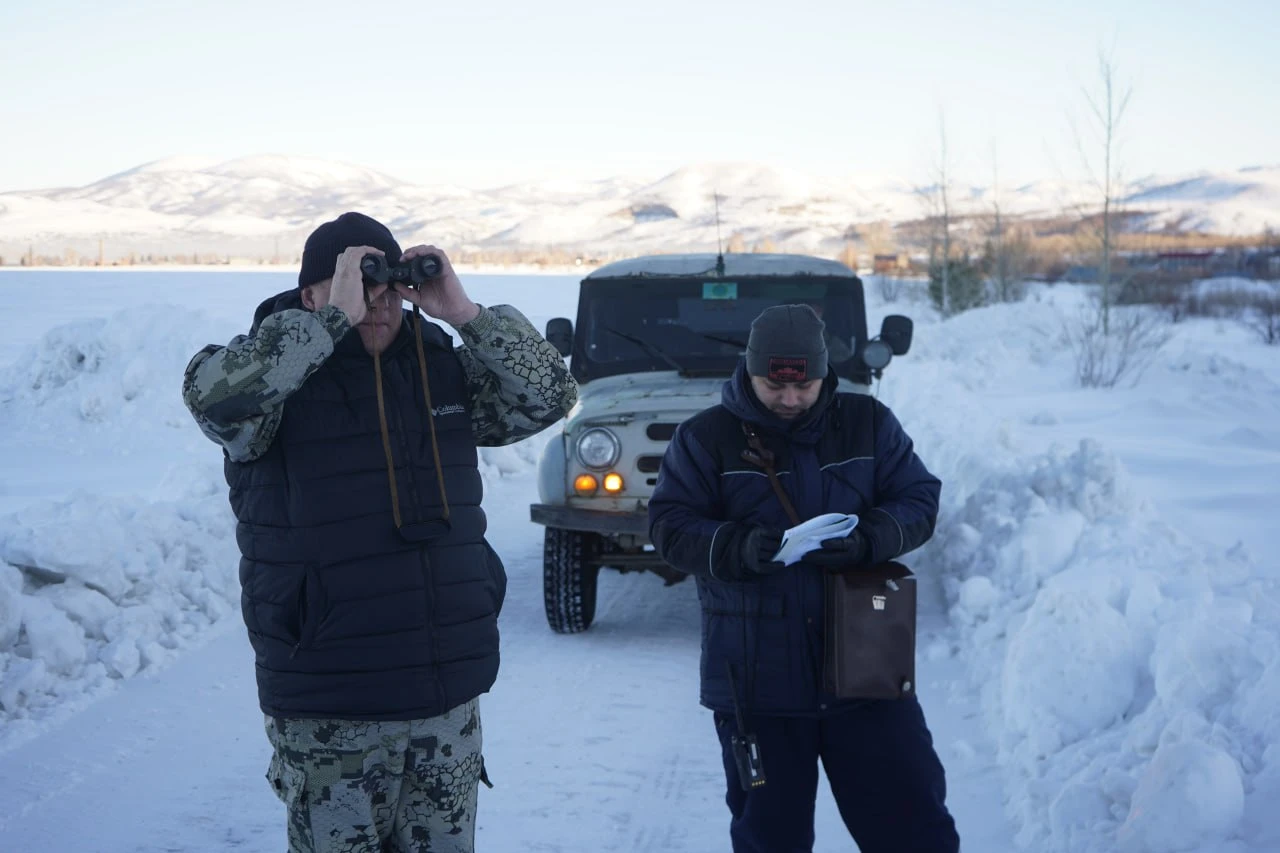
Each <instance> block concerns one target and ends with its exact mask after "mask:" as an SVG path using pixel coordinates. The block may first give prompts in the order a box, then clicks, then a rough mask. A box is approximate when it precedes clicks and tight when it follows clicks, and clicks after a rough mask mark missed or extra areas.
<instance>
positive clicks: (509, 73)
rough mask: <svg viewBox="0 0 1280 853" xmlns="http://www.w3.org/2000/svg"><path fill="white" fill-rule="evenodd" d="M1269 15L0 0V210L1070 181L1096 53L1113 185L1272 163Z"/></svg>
mask: <svg viewBox="0 0 1280 853" xmlns="http://www.w3.org/2000/svg"><path fill="white" fill-rule="evenodd" d="M1278 34H1280V2H1275V0H1247V2H1245V0H1216V2H1189V0H1157V2H1147V0H1140V1H1139V2H1122V0H1075V2H1072V3H1060V2H1054V3H1032V2H1022V3H1012V2H996V0H970V2H943V0H933V1H932V2H923V0H922V2H901V3H895V2H891V0H878V2H874V3H866V2H855V0H832V2H822V3H816V2H805V0H787V2H770V3H759V2H753V0H739V2H719V0H717V1H716V2H699V0H681V2H670V0H648V2H643V3H639V2H638V3H633V4H626V5H623V4H619V3H612V2H609V0H539V2H529V0H521V1H520V2H511V0H500V2H488V3H486V2H480V0H450V2H446V3H441V2H430V0H428V2H399V1H398V0H364V2H351V0H347V2H341V3H337V2H329V0H313V1H312V2H306V3H296V4H293V3H275V2H268V0H256V2H246V0H223V2H218V3H210V2H181V0H165V2H158V0H150V1H149V2H128V0H121V2H115V3H99V2H78V0H40V2H38V3H37V2H32V0H0V146H3V147H2V148H0V152H2V154H3V156H0V190H8V189H27V188H37V187H50V186H79V185H83V184H87V183H91V182H93V181H95V180H98V179H100V178H103V177H106V176H107V175H110V174H112V173H115V172H119V171H123V170H125V169H129V168H132V167H134V166H137V165H140V164H142V163H145V162H148V161H151V160H158V159H163V158H167V157H175V156H186V155H194V156H202V157H214V158H219V159H232V158H235V157H240V156H247V155H256V154H286V155H296V156H311V157H322V158H327V159H335V160H341V161H345V162H349V163H354V164H358V165H363V166H369V167H372V168H376V169H380V170H383V171H385V172H388V173H390V174H392V175H394V176H396V177H399V178H401V179H403V180H406V181H410V182H415V183H430V182H438V181H447V182H453V183H460V184H464V185H468V186H486V185H494V184H499V183H504V182H507V181H510V180H516V179H539V178H544V179H545V178H564V177H605V176H608V175H612V174H619V173H627V174H653V175H655V176H657V175H660V174H661V173H662V172H663V171H665V170H669V169H672V168H676V167H679V166H681V165H686V164H689V163H696V162H705V161H725V160H735V161H755V162H762V163H768V164H773V165H778V166H788V167H793V168H799V169H804V170H807V171H810V172H813V173H817V174H857V175H870V176H876V175H885V176H888V175H893V176H899V177H903V178H905V179H908V180H924V179H925V178H926V176H927V175H928V174H929V172H930V167H931V163H932V162H933V161H934V160H936V149H937V128H938V123H939V121H938V116H939V113H940V112H941V113H942V114H943V115H945V117H946V125H947V135H948V139H949V147H950V159H951V161H952V172H953V175H954V176H955V177H956V178H958V179H960V180H970V181H973V182H987V181H989V179H990V175H991V162H992V157H991V150H992V146H993V144H994V145H995V147H996V150H997V151H998V152H999V153H998V159H999V164H1000V165H999V170H1000V175H1001V181H1002V182H1004V181H1006V180H1009V181H1017V180H1026V179H1033V178H1048V179H1055V178H1060V177H1066V178H1073V177H1078V176H1079V173H1080V171H1081V169H1080V161H1079V156H1078V155H1077V154H1076V150H1075V147H1074V145H1073V143H1072V141H1071V132H1070V129H1069V128H1070V125H1069V123H1068V120H1067V118H1066V116H1067V114H1068V112H1075V113H1080V112H1081V111H1082V110H1083V109H1084V100H1083V97H1082V95H1081V94H1080V92H1081V87H1082V86H1090V87H1093V86H1095V84H1096V81H1097V74H1096V65H1097V61H1096V58H1097V53H1098V49H1099V47H1110V46H1112V45H1114V48H1113V56H1114V59H1115V63H1116V66H1117V68H1118V70H1119V74H1120V78H1121V80H1122V81H1129V82H1131V83H1132V86H1133V99H1132V102H1131V105H1130V110H1129V112H1128V114H1127V115H1126V117H1125V122H1124V124H1123V126H1122V133H1121V136H1122V142H1123V145H1122V148H1121V156H1122V158H1123V164H1124V166H1125V170H1126V174H1127V175H1129V176H1130V177H1140V176H1142V175H1147V174H1153V173H1158V174H1165V175H1168V174H1176V173H1181V172H1191V171H1196V170H1201V169H1209V170H1228V169H1235V168H1239V167H1242V166H1249V165H1258V164H1274V163H1277V162H1280V46H1278V44H1277V41H1276V39H1277V36H1278Z"/></svg>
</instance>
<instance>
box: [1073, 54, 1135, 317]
mask: <svg viewBox="0 0 1280 853" xmlns="http://www.w3.org/2000/svg"><path fill="white" fill-rule="evenodd" d="M1096 85H1097V88H1096V89H1094V90H1090V89H1089V88H1088V87H1082V89H1081V92H1082V94H1083V95H1084V100H1085V104H1086V105H1087V106H1088V115H1089V119H1088V125H1089V128H1090V130H1091V131H1092V134H1091V137H1092V138H1091V139H1090V140H1086V139H1084V138H1083V137H1081V135H1080V132H1079V129H1078V128H1074V130H1075V137H1076V147H1077V149H1078V152H1079V154H1080V159H1081V161H1082V162H1083V164H1084V168H1085V171H1086V173H1087V174H1088V175H1089V178H1090V180H1091V181H1092V182H1093V184H1094V186H1095V187H1096V188H1097V190H1098V192H1099V193H1100V194H1101V201H1102V221H1101V222H1100V223H1099V228H1100V231H1101V234H1100V240H1101V246H1100V257H1099V263H1098V284H1099V285H1101V288H1102V296H1101V299H1102V306H1101V307H1102V311H1101V317H1102V333H1103V334H1104V335H1107V334H1110V330H1111V306H1112V305H1113V304H1114V302H1115V296H1114V294H1113V293H1112V280H1111V278H1112V276H1111V273H1112V263H1111V262H1112V256H1113V254H1114V248H1115V221H1114V215H1115V207H1116V201H1117V200H1118V198H1120V197H1121V196H1122V195H1123V187H1124V181H1123V179H1122V175H1121V171H1120V167H1119V163H1118V159H1119V158H1118V157H1117V150H1116V149H1117V146H1118V143H1119V138H1120V127H1121V123H1122V122H1123V120H1124V114H1125V111H1126V110H1127V109H1128V107H1129V99H1130V97H1132V95H1133V87H1132V86H1130V85H1128V84H1127V83H1121V82H1120V81H1119V80H1118V79H1117V72H1116V65H1115V60H1114V58H1113V57H1112V54H1111V52H1110V51H1103V50H1101V49H1100V50H1099V51H1098V80H1097V84H1096ZM1090 143H1091V144H1092V150H1093V151H1094V152H1096V153H1095V154H1094V155H1093V156H1091V155H1090V154H1089V150H1090Z"/></svg>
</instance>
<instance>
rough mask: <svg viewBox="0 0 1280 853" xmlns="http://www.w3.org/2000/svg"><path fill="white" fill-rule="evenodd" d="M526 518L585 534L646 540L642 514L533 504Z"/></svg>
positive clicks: (646, 520)
mask: <svg viewBox="0 0 1280 853" xmlns="http://www.w3.org/2000/svg"><path fill="white" fill-rule="evenodd" d="M529 518H530V519H531V520H532V521H533V522H534V523H535V524H541V525H544V526H546V527H558V528H560V529H562V530H581V531H584V532H586V533H613V534H625V535H630V536H638V537H640V538H641V539H643V540H645V541H646V542H647V541H648V540H649V515H648V513H645V512H602V511H600V510H594V509H578V508H577V507H571V506H555V505H552V504H533V505H532V506H530V507H529Z"/></svg>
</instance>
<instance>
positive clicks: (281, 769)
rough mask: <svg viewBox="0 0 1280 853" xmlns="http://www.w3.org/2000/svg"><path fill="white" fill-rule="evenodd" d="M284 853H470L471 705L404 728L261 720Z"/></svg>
mask: <svg viewBox="0 0 1280 853" xmlns="http://www.w3.org/2000/svg"><path fill="white" fill-rule="evenodd" d="M266 726H267V737H268V738H269V739H270V741H271V745H272V746H273V747H274V748H275V754H274V755H273V756H272V758H271V766H270V767H269V768H268V769H267V781H268V782H270V783H271V786H272V788H274V789H275V791H276V794H277V795H278V796H279V797H280V799H281V800H283V801H284V804H285V805H286V806H288V809H289V853H427V851H430V853H440V851H446V853H471V850H472V848H473V846H474V843H475V819H476V783H477V782H478V781H479V780H480V775H481V772H482V766H483V763H482V760H481V757H480V746H481V736H480V705H479V700H478V699H472V700H471V701H470V702H467V703H465V704H462V705H459V706H457V707H456V708H452V709H450V710H449V711H446V712H445V713H444V714H442V715H441V716H439V717H431V718H429V719H425V720H409V721H405V722H361V721H356V720H286V719H281V718H277V717H267V718H266Z"/></svg>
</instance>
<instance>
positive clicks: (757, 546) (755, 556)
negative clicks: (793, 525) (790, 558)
mask: <svg viewBox="0 0 1280 853" xmlns="http://www.w3.org/2000/svg"><path fill="white" fill-rule="evenodd" d="M781 547H782V531H781V530H773V529H771V528H768V527H753V528H751V532H750V533H748V534H747V536H746V538H745V539H743V540H742V565H743V566H744V567H745V568H746V569H747V572H748V573H750V574H756V575H771V574H773V573H774V572H780V571H782V570H783V569H785V568H786V566H785V565H784V564H783V563H781V562H778V561H777V560H774V559H773V555H774V554H776V553H778V549H779V548H781Z"/></svg>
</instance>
